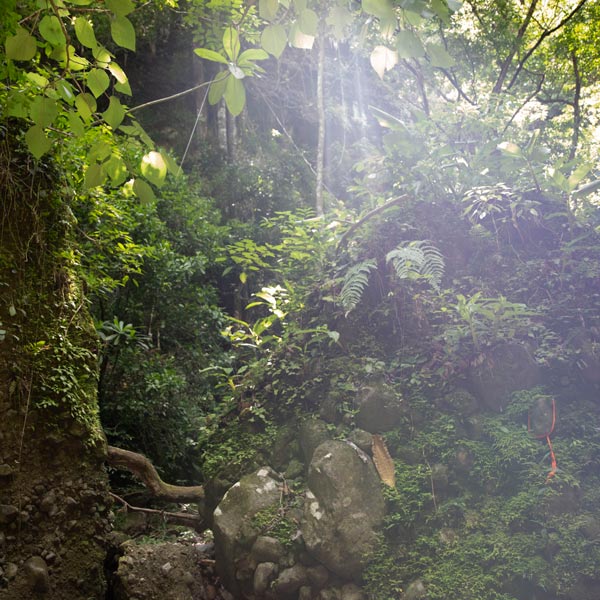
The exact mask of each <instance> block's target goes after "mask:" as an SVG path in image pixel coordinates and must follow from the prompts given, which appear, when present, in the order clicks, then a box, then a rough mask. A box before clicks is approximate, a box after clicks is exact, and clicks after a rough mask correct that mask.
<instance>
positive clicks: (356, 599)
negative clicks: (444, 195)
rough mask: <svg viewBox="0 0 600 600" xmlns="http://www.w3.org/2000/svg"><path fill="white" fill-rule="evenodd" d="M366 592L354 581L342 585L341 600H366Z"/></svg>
mask: <svg viewBox="0 0 600 600" xmlns="http://www.w3.org/2000/svg"><path fill="white" fill-rule="evenodd" d="M365 599H366V596H365V594H364V592H363V591H362V590H361V589H360V588H359V587H358V586H357V585H355V584H354V583H348V584H346V585H344V586H342V598H341V600H365Z"/></svg>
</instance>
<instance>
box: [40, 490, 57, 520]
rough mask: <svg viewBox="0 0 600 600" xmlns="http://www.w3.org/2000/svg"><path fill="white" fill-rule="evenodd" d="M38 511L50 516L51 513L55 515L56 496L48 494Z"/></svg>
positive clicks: (52, 493)
mask: <svg viewBox="0 0 600 600" xmlns="http://www.w3.org/2000/svg"><path fill="white" fill-rule="evenodd" d="M40 510H41V511H42V512H43V513H46V514H48V515H49V514H51V513H52V512H54V513H56V512H57V510H58V509H57V508H56V494H55V493H54V492H48V493H47V494H46V495H45V496H44V497H43V498H42V501H41V502H40Z"/></svg>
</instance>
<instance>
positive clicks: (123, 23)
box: [110, 15, 135, 50]
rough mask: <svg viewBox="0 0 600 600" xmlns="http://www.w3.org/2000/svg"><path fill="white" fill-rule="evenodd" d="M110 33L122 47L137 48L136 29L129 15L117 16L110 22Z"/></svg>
mask: <svg viewBox="0 0 600 600" xmlns="http://www.w3.org/2000/svg"><path fill="white" fill-rule="evenodd" d="M110 34H111V36H112V39H113V41H114V42H115V44H117V45H118V46H121V48H126V49H127V50H135V29H134V28H133V25H132V23H131V21H130V20H129V19H128V18H127V17H121V16H118V15H117V16H116V17H115V18H114V19H112V20H111V22H110Z"/></svg>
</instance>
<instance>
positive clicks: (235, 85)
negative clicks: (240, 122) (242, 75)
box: [223, 77, 246, 117]
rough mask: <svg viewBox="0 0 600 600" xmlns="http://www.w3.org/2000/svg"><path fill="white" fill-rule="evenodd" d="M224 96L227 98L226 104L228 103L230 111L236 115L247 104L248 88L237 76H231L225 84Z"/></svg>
mask: <svg viewBox="0 0 600 600" xmlns="http://www.w3.org/2000/svg"><path fill="white" fill-rule="evenodd" d="M223 98H225V104H227V108H228V109H229V112H230V113H231V114H232V115H233V116H234V117H235V116H237V115H239V114H240V113H241V112H242V110H243V109H244V106H245V104H246V90H245V88H244V84H243V83H242V82H241V81H240V80H239V79H236V78H235V77H229V78H228V79H227V83H226V85H225V92H224V93H223Z"/></svg>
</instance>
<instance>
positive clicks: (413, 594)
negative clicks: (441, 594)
mask: <svg viewBox="0 0 600 600" xmlns="http://www.w3.org/2000/svg"><path fill="white" fill-rule="evenodd" d="M426 597H427V590H426V589H425V585H424V584H423V582H422V581H421V580H420V579H417V580H416V581H413V582H412V583H411V584H410V585H409V586H408V587H407V588H406V591H405V592H404V595H403V596H402V600H421V599H422V598H426Z"/></svg>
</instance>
